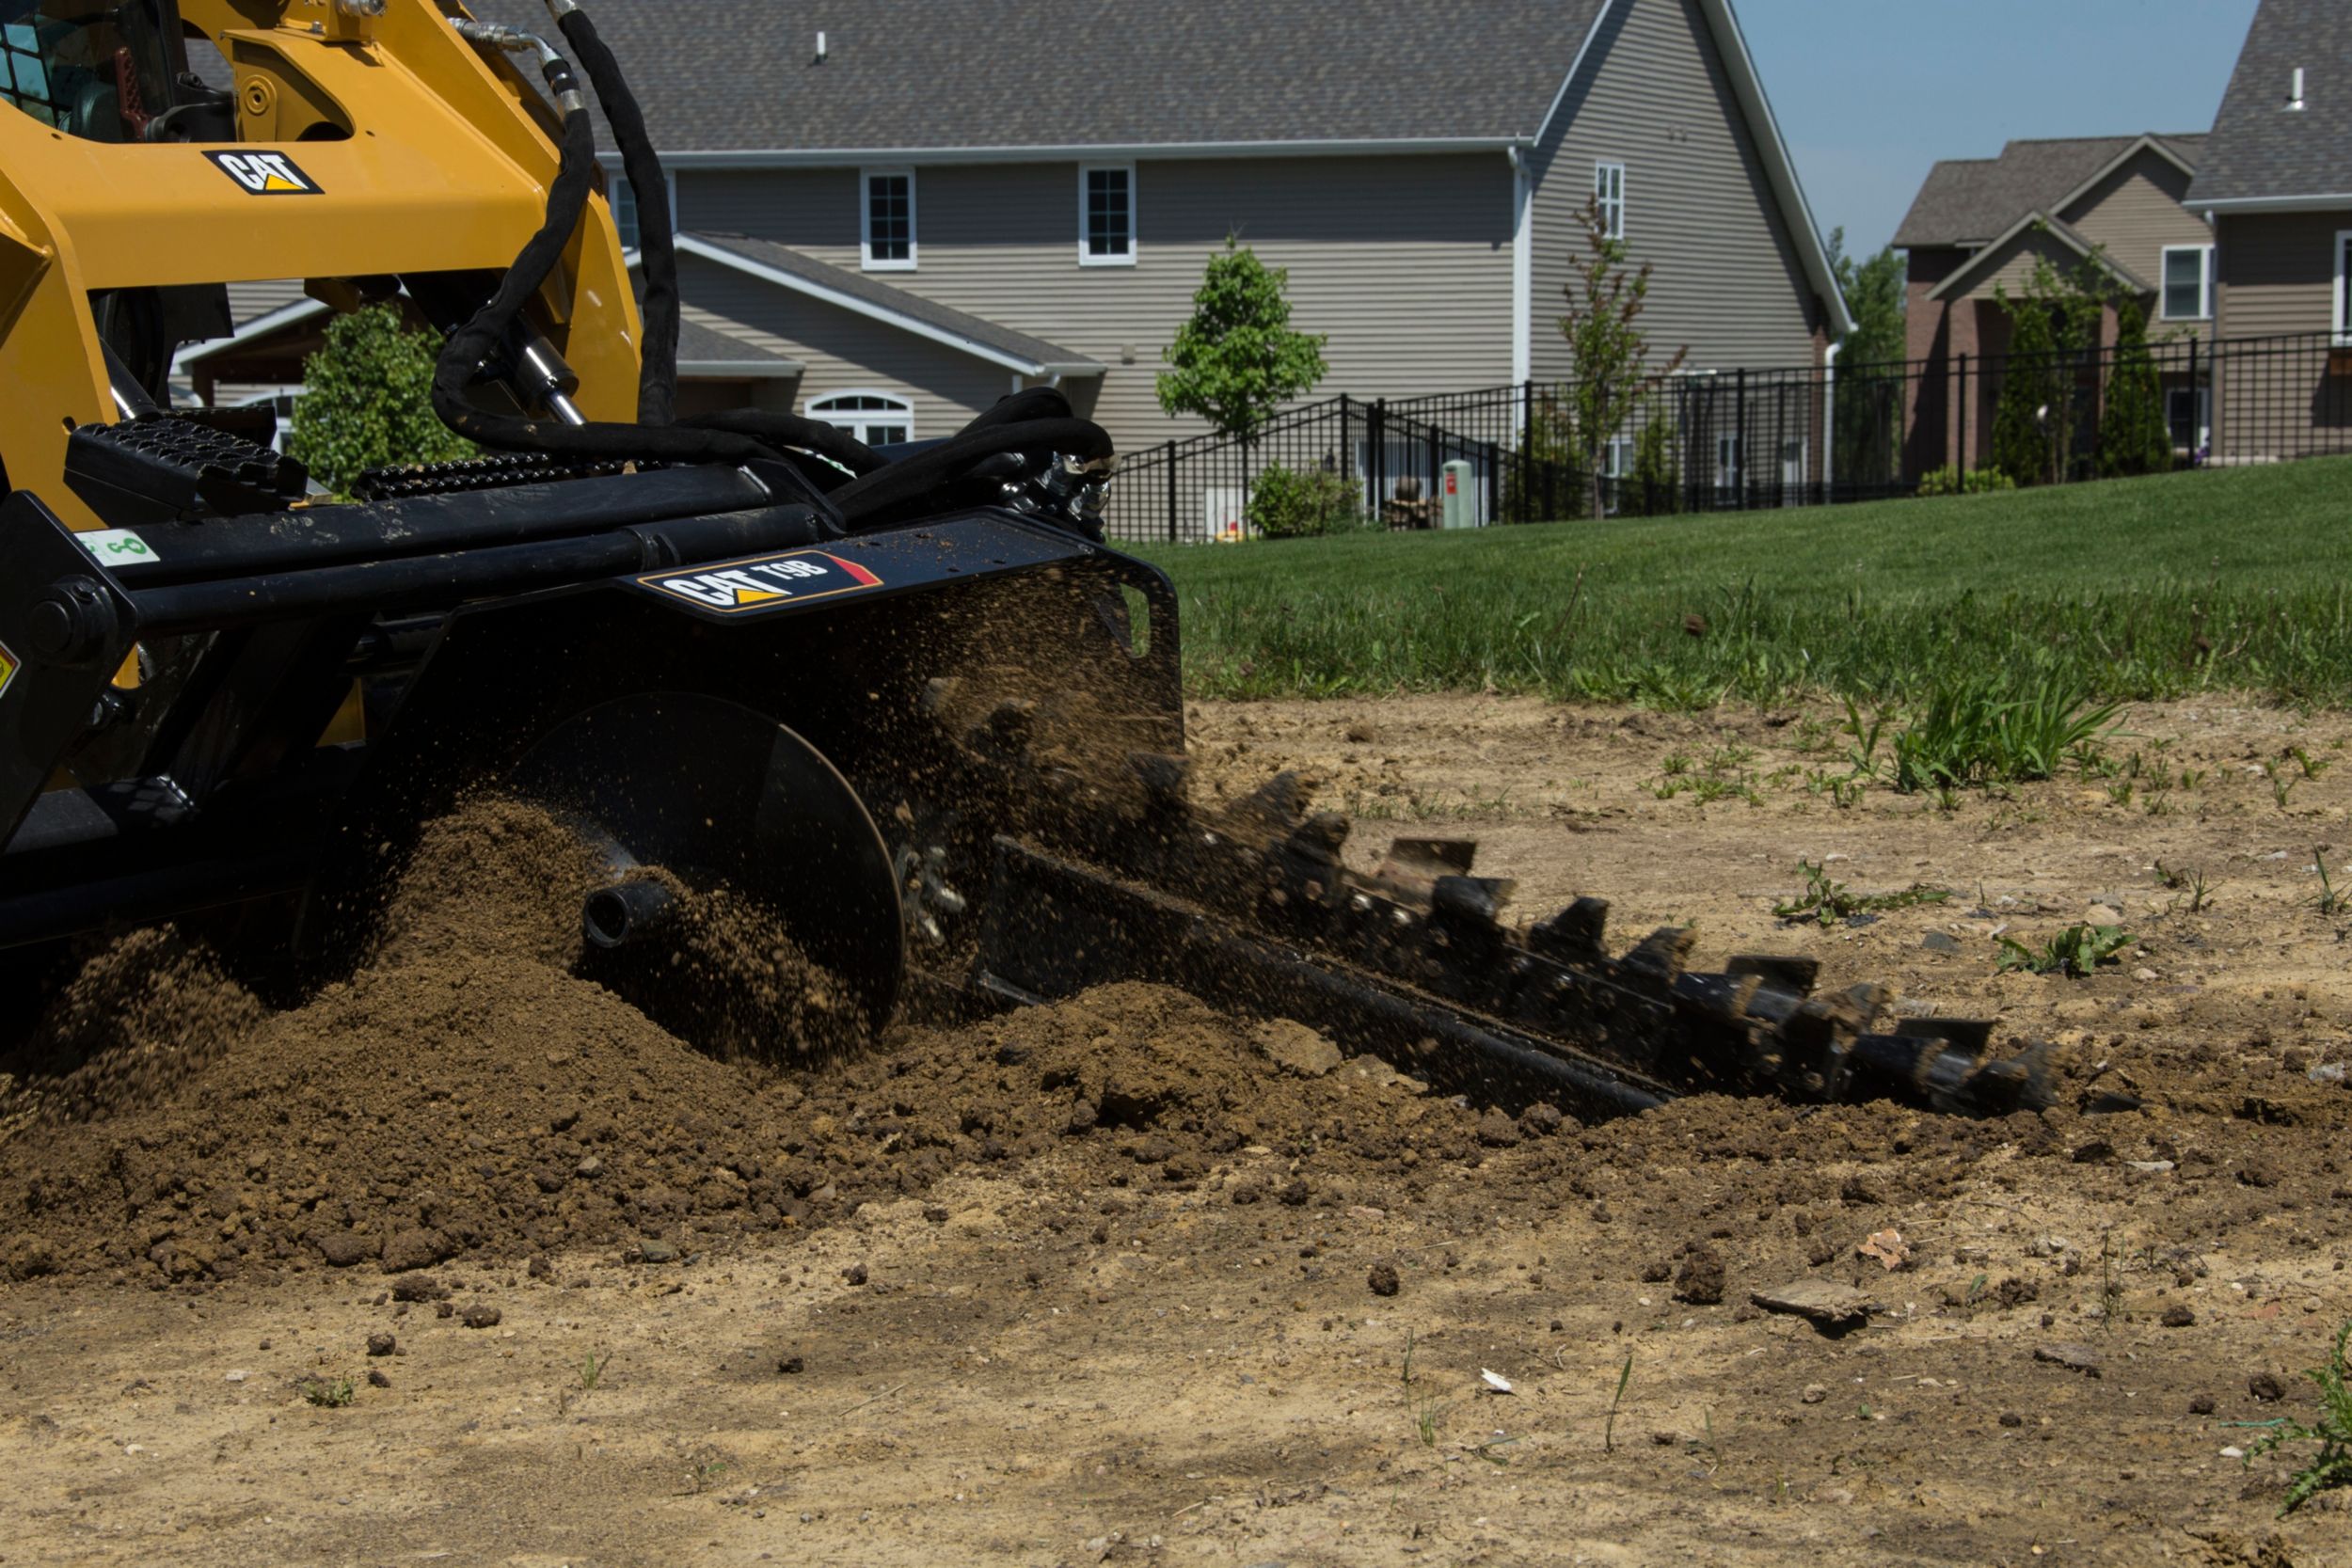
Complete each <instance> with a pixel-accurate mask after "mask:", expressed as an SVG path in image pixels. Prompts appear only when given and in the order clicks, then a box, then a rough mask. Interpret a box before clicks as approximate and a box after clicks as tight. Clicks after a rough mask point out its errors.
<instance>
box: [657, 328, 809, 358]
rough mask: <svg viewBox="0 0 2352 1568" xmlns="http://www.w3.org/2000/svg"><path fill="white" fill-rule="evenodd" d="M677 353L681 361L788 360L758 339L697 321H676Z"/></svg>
mask: <svg viewBox="0 0 2352 1568" xmlns="http://www.w3.org/2000/svg"><path fill="white" fill-rule="evenodd" d="M677 356H678V363H680V364H682V365H713V364H719V365H756V364H773V365H784V364H787V363H789V361H788V360H787V359H786V358H785V357H784V356H782V355H780V354H771V353H770V352H769V351H768V350H766V349H764V348H761V347H760V346H759V345H758V344H756V343H749V342H745V341H743V340H742V339H740V338H738V337H736V336H735V335H734V334H732V333H729V332H723V331H721V330H720V329H719V328H717V327H715V326H707V325H704V324H702V323H701V322H697V321H681V322H679V323H678V324H677Z"/></svg>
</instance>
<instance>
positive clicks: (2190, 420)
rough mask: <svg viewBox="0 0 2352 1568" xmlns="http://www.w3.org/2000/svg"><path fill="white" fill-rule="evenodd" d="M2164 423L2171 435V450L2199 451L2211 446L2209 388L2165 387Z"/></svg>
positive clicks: (2210, 395)
mask: <svg viewBox="0 0 2352 1568" xmlns="http://www.w3.org/2000/svg"><path fill="white" fill-rule="evenodd" d="M2164 422H2165V424H2166V425H2167V426H2169V428H2170V430H2171V433H2172V450H2173V451H2181V452H2200V451H2204V450H2206V449H2207V448H2208V447H2210V446H2212V445H2213V388H2210V387H2168V388H2165V389H2164Z"/></svg>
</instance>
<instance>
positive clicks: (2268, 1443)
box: [2240, 1318, 2352, 1518]
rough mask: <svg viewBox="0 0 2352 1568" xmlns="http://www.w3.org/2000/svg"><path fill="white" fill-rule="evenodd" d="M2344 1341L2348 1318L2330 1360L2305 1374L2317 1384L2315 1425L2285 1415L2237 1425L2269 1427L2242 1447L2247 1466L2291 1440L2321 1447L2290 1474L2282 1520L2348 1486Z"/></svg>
mask: <svg viewBox="0 0 2352 1568" xmlns="http://www.w3.org/2000/svg"><path fill="white" fill-rule="evenodd" d="M2347 1340H2352V1318H2346V1319H2345V1320H2344V1326H2343V1327H2341V1328H2339V1329H2337V1330H2336V1342H2335V1347H2334V1348H2333V1349H2332V1350H2330V1351H2329V1352H2328V1364H2327V1365H2326V1366H2324V1367H2314V1368H2312V1369H2311V1370H2309V1371H2306V1372H2305V1373H2304V1374H2303V1375H2304V1376H2305V1377H2308V1378H2310V1379H2311V1380H2312V1382H2313V1383H2316V1384H2318V1385H2319V1420H2318V1423H2317V1424H2316V1425H2312V1426H2306V1425H2304V1424H2303V1423H2302V1422H2301V1421H2298V1420H2296V1419H2294V1418H2290V1417H2284V1416H2282V1417H2280V1418H2279V1419H2277V1420H2275V1421H2260V1422H2254V1421H2249V1422H2242V1423H2240V1424H2241V1425H2246V1426H2262V1427H2266V1428H2268V1429H2269V1430H2267V1431H2266V1432H2265V1433H2263V1435H2262V1436H2260V1437H2259V1438H2256V1439H2255V1441H2254V1443H2253V1446H2252V1447H2250V1448H2249V1449H2247V1450H2246V1463H2247V1464H2249V1465H2251V1464H2252V1463H2253V1462H2254V1461H2255V1460H2257V1459H2259V1458H2261V1457H2262V1456H2263V1455H2264V1454H2266V1453H2269V1452H2271V1451H2272V1450H2273V1449H2280V1448H2283V1447H2285V1446H2286V1445H2287V1444H2289V1443H2316V1444H2318V1445H2319V1451H2318V1452H2317V1453H2315V1454H2313V1455H2312V1461H2311V1463H2310V1464H2308V1465H2304V1466H2303V1467H2302V1468H2301V1469H2299V1470H2297V1471H2296V1472H2295V1474H2294V1475H2293V1476H2291V1477H2289V1478H2288V1480H2287V1496H2286V1501H2285V1502H2284V1503H2283V1504H2281V1505H2280V1509H2279V1514H2280V1517H2281V1518H2284V1517H2285V1516H2286V1515H2287V1514H2290V1513H2294V1512H2295V1511H2296V1509H2298V1508H2300V1507H2302V1506H2303V1505H2304V1504H2305V1503H2307V1502H2310V1501H2311V1500H2312V1498H2313V1497H2317V1496H2319V1495H2320V1494H2321V1493H2322V1492H2325V1491H2328V1490H2329V1489H2330V1488H2332V1487H2337V1486H2352V1384H2348V1383H2347V1381H2346V1379H2347V1377H2348V1376H2352V1369H2347V1368H2346V1367H2345V1364H2344V1345H2345V1343H2346V1341H2347Z"/></svg>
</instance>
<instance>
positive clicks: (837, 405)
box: [808, 391, 914, 447]
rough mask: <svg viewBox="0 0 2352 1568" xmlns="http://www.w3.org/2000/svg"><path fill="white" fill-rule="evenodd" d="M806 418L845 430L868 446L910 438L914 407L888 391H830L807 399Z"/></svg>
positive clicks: (912, 437) (883, 444)
mask: <svg viewBox="0 0 2352 1568" xmlns="http://www.w3.org/2000/svg"><path fill="white" fill-rule="evenodd" d="M808 417H809V418H810V419H812V420H824V421H825V422H826V423H827V424H829V425H832V426H834V428H835V429H837V430H842V431H846V432H848V433H849V434H850V435H851V436H855V437H856V438H857V439H859V440H861V441H863V442H865V443H866V445H867V446H869V447H880V446H886V445H888V444H889V443H890V442H893V441H912V440H914V404H911V403H909V402H908V401H907V400H906V399H904V398H902V397H895V396H893V395H892V394H890V393H888V392H866V391H857V392H834V393H832V394H830V395H828V396H825V397H821V398H811V399H809V400H808Z"/></svg>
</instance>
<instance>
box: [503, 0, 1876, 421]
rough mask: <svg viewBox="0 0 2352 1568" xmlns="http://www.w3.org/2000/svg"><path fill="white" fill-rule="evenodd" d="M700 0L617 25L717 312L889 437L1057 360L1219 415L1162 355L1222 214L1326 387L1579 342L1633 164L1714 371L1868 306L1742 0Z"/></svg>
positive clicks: (1218, 240)
mask: <svg viewBox="0 0 2352 1568" xmlns="http://www.w3.org/2000/svg"><path fill="white" fill-rule="evenodd" d="M473 8H474V9H475V10H476V11H477V13H484V14H487V15H489V16H491V17H493V18H495V19H498V20H509V21H514V22H516V23H525V22H529V21H532V19H533V18H534V16H535V15H536V14H537V11H538V8H537V7H536V6H535V5H533V4H532V3H530V0H483V3H480V4H477V5H475V6H474V7H473ZM677 9H678V8H677V7H675V5H663V4H653V3H645V4H638V5H634V6H628V7H619V6H615V7H612V8H608V10H607V12H606V13H604V14H603V15H600V17H599V24H600V25H601V26H602V28H603V29H604V33H605V37H606V38H607V40H608V41H609V42H610V43H611V44H612V48H613V50H614V53H615V54H616V55H618V57H619V59H620V61H621V63H622V66H623V67H624V69H625V70H627V71H628V72H629V73H630V76H631V79H632V81H633V82H634V83H635V84H636V86H637V90H638V95H639V97H640V99H641V100H642V101H643V103H644V111H645V116H646V119H647V122H648V125H649V127H650V129H651V131H652V134H653V136H654V139H655V141H656V143H657V145H658V146H659V147H660V150H661V152H662V154H663V158H664V162H665V165H666V166H667V167H668V169H669V172H670V179H671V199H672V206H673V213H674V215H675V225H676V228H677V230H678V231H679V233H680V235H681V241H680V245H681V249H682V251H683V252H684V261H683V263H682V272H681V283H680V287H681V293H682V295H683V297H684V301H685V304H686V308H687V317H688V320H689V321H690V322H691V323H692V324H693V325H696V326H698V327H699V328H701V329H703V330H704V331H706V332H708V333H710V334H712V335H714V337H715V338H717V339H721V340H724V341H730V342H734V343H738V344H740V345H743V347H744V350H745V352H746V353H748V354H751V355H755V356H758V357H759V359H760V360H761V362H762V363H764V364H765V365H768V366H770V367H784V366H788V367H791V370H790V371H789V372H786V373H783V374H780V375H776V376H771V377H769V378H768V379H766V380H765V381H764V382H763V383H762V385H763V386H764V387H765V388H766V394H767V398H768V399H769V400H770V401H771V402H777V403H779V404H788V405H789V406H790V407H792V408H793V409H794V410H795V411H802V412H807V413H810V414H813V415H818V416H821V417H824V418H827V419H831V420H834V421H835V422H837V423H842V424H845V425H849V426H850V427H851V428H852V429H854V430H856V431H858V432H859V433H861V434H866V435H879V436H910V437H913V438H915V439H922V438H926V437H930V436H943V435H946V434H950V433H951V432H952V431H953V430H954V429H955V428H957V427H958V426H960V425H961V423H962V422H963V421H964V420H968V419H970V418H971V417H973V416H974V415H976V414H977V413H978V412H979V411H980V410H982V409H983V408H985V407H987V406H988V404H990V403H992V402H993V400H994V399H996V398H997V397H1000V396H1002V395H1004V394H1005V393H1006V392H1008V391H1009V390H1011V389H1013V388H1018V387H1024V386H1030V385H1036V384H1039V383H1041V382H1050V383H1053V384H1056V385H1058V386H1060V387H1061V388H1063V389H1065V390H1066V391H1067V392H1068V393H1069V394H1070V396H1071V398H1072V401H1073V403H1074V404H1076V406H1077V407H1078V408H1079V410H1080V411H1081V412H1085V413H1089V414H1090V415H1091V416H1092V417H1093V418H1095V419H1096V420H1100V421H1101V422H1102V423H1103V424H1104V425H1105V426H1106V427H1107V428H1108V429H1109V430H1110V431H1111V433H1112V435H1113V436H1114V437H1115V438H1116V439H1117V441H1118V442H1119V444H1120V447H1122V448H1124V449H1127V450H1131V451H1132V450H1135V449H1137V448H1140V447H1148V446H1151V445H1153V444H1155V443H1159V442H1162V441H1165V440H1168V439H1169V438H1171V437H1176V436H1191V435H1196V434H1199V433H1200V431H1201V430H1202V428H1203V427H1202V426H1201V425H1200V423H1199V422H1198V421H1196V420H1189V419H1171V418H1169V417H1168V416H1167V415H1166V414H1164V413H1163V412H1162V411H1161V409H1160V406H1159V402H1158V398H1157V395H1156V391H1155V386H1154V380H1155V377H1156V376H1157V374H1158V373H1159V372H1162V371H1163V370H1165V369H1166V366H1165V364H1164V361H1163V359H1162V356H1163V354H1164V352H1165V350H1166V348H1167V346H1168V343H1169V342H1170V341H1172V340H1173V338H1174V337H1175V334H1176V330H1177V328H1178V326H1179V325H1181V324H1182V323H1183V321H1184V319H1185V318H1186V317H1187V316H1188V315H1189V314H1190V311H1191V308H1192V295H1193V293H1194V291H1195V290H1196V289H1198V288H1199V287H1200V279H1201V275H1202V271H1203V269H1204V268H1205V266H1206V265H1207V262H1208V260H1209V258H1210V257H1211V256H1212V255H1213V254H1215V253H1216V251H1218V250H1220V249H1221V248H1222V247H1223V246H1224V245H1225V244H1226V243H1227V241H1228V239H1229V238H1232V239H1235V240H1238V241H1239V242H1240V243H1242V244H1245V245H1248V246H1250V247H1251V248H1252V249H1254V250H1255V251H1256V252H1257V253H1258V255H1259V256H1260V257H1261V258H1263V260H1264V261H1267V262H1268V263H1269V264H1271V265H1274V266H1278V267H1281V268H1284V269H1286V270H1287V272H1288V274H1289V293H1290V299H1291V303H1292V308H1293V322H1294V325H1296V326H1298V327H1300V328H1301V329H1303V330H1307V331H1312V332H1319V333H1322V334H1325V335H1326V336H1327V340H1328V341H1327V346H1326V349H1325V357H1326V359H1327V362H1328V364H1329V368H1330V369H1329V374H1328V376H1327V379H1326V380H1325V382H1324V384H1323V385H1322V387H1321V388H1318V390H1317V394H1316V395H1318V396H1328V395H1331V394H1335V393H1339V392H1346V393H1349V394H1351V395H1353V396H1356V397H1359V398H1364V399H1372V398H1379V397H1388V398H1402V397H1411V396H1420V395H1426V394H1431V393H1443V392H1454V391H1462V390H1469V389H1474V388H1496V387H1502V386H1504V385H1506V384H1511V383H1517V382H1522V381H1525V380H1527V379H1529V378H1531V377H1537V378H1542V377H1552V376H1558V375H1561V374H1563V373H1565V371H1566V369H1567V367H1566V364H1565V357H1564V355H1565V349H1564V346H1563V345H1562V343H1561V341H1560V338H1559V333H1558V329H1557V318H1558V316H1559V314H1560V310H1561V301H1560V289H1561V285H1562V284H1563V283H1564V282H1565V280H1566V277H1567V272H1566V268H1567V264H1568V261H1569V260H1570V258H1571V256H1572V254H1573V253H1574V252H1575V250H1576V249H1578V248H1579V246H1580V245H1581V243H1582V242H1581V232H1582V217H1581V214H1582V210H1583V208H1584V206H1585V203H1586V202H1587V201H1588V200H1590V199H1591V198H1593V197H1594V196H1595V194H1596V191H1597V190H1603V189H1605V190H1606V191H1607V192H1608V194H1609V195H1610V198H1611V203H1612V211H1613V213H1615V214H1620V215H1621V222H1622V231H1623V234H1624V237H1625V240H1626V242H1627V244H1628V245H1629V247H1630V249H1631V251H1632V254H1633V256H1634V257H1635V258H1636V259H1637V260H1639V261H1649V262H1652V263H1653V264H1654V265H1655V268H1656V277H1655V282H1654V285H1653V291H1652V295H1651V306H1650V313H1649V317H1648V321H1649V325H1650V326H1651V328H1652V330H1653V333H1654V335H1655V337H1656V338H1657V339H1658V340H1659V341H1660V342H1661V346H1664V347H1667V348H1671V347H1673V346H1680V345H1687V346H1688V348H1689V350H1690V360H1689V363H1690V365H1691V366H1692V368H1693V369H1694V370H1702V369H1712V368H1730V367H1735V366H1740V365H1771V366H1804V365H1810V364H1815V363H1818V362H1819V359H1820V353H1821V348H1822V345H1823V344H1824V343H1825V342H1828V341H1834V340H1835V339H1836V336H1838V335H1839V334H1840V333H1842V331H1843V330H1844V329H1845V326H1846V325H1847V324H1846V318H1845V313H1844V304H1843V301H1842V300H1840V299H1839V297H1838V295H1837V292H1836V285H1835V282H1834V279H1833V277H1832V276H1831V271H1830V267H1829V264H1828V260H1827V257H1826V256H1825V255H1824V253H1823V250H1822V246H1821V245H1820V239H1819V237H1818V235H1817V233H1816V231H1815V229H1814V226H1813V222H1812V218H1811V216H1810V214H1808V213H1807V212H1806V210H1805V206H1804V196H1803V193H1802V191H1801V190H1800V189H1799V187H1798V183H1797V180H1796V176H1795V173H1794V170H1793V168H1792V167H1791V166H1790V162H1789V158H1788V150H1787V149H1786V147H1785V146H1784V145H1783V144H1782V141H1781V138H1780V135H1779V133H1778V131H1777V129H1776V128H1775V127H1774V125H1773V123H1772V113H1771V109H1770V106H1769V104H1768V103H1767V102H1766V99H1765V95H1764V91H1763V87H1762V86H1761V84H1760V83H1759V82H1758V81H1757V79H1756V70H1755V66H1754V63H1753V61H1752V60H1751V59H1750V58H1749V56H1748V53H1747V50H1746V47H1745V45H1744V43H1743V42H1742V41H1741V40H1740V29H1739V24H1738V23H1737V20H1736V19H1735V17H1734V16H1733V14H1732V10H1731V7H1730V5H1729V4H1728V3H1727V0H1464V3H1462V4H1458V5H1455V6H1453V7H1450V8H1444V9H1443V11H1442V12H1433V11H1431V10H1430V9H1429V8H1427V7H1426V6H1422V5H1407V4H1404V3H1403V0H1360V3H1359V4H1355V5H1351V6H1344V7H1343V6H1333V5H1330V4H1327V0H1187V3H1186V4H1184V5H1181V6H1161V5H1146V4H1141V3H1139V0H1109V3H1105V0H1031V3H1029V4H1025V5H1023V6H1020V7H1018V8H1007V7H1004V6H1001V5H995V4H983V3H981V0H850V3H846V4H845V3H842V0H833V3H831V4H825V5H817V4H805V3H803V0H703V3H701V4H698V5H697V6H696V7H695V8H694V13H695V25H694V33H695V36H697V37H701V38H707V39H723V40H728V42H727V45H726V49H725V52H724V57H723V58H720V57H714V56H710V55H693V54H691V52H687V51H681V50H680V49H679V48H678V46H677V36H676V32H675V19H676V14H677ZM510 13H511V14H510ZM730 62H740V65H739V68H731V66H730ZM602 145H603V146H605V147H607V148H608V149H609V148H610V147H611V145H612V143H611V138H610V136H609V135H606V136H604V137H603V138H602ZM612 184H613V185H614V186H616V187H617V186H619V184H620V182H619V181H618V180H617V179H615V180H613V181H612ZM627 208H628V203H627V201H626V199H624V200H623V202H622V210H621V211H620V213H619V214H618V215H619V217H620V219H621V221H622V223H623V227H624V230H625V235H626V232H627V231H628V229H629V227H630V225H631V221H632V219H633V214H631V213H629V212H628V210H627Z"/></svg>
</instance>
